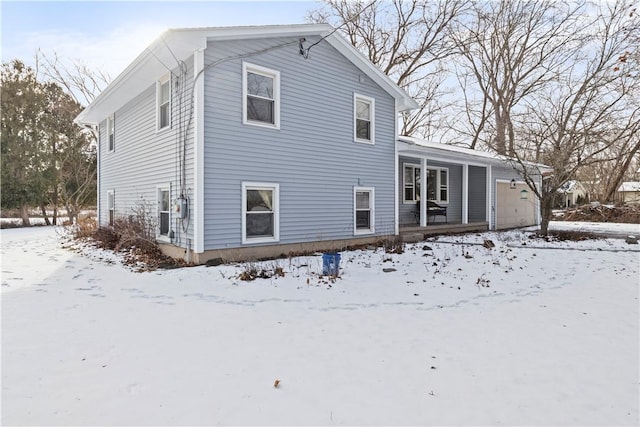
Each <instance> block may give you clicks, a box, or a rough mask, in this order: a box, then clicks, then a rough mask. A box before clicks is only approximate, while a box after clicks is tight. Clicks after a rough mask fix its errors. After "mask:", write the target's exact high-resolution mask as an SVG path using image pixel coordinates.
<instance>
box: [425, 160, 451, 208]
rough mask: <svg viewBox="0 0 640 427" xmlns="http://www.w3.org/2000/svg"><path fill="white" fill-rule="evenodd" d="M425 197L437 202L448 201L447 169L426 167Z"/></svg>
mask: <svg viewBox="0 0 640 427" xmlns="http://www.w3.org/2000/svg"><path fill="white" fill-rule="evenodd" d="M427 199H428V200H433V201H434V202H438V203H447V202H448V201H449V169H447V168H427Z"/></svg>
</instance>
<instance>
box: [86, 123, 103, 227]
mask: <svg viewBox="0 0 640 427" xmlns="http://www.w3.org/2000/svg"><path fill="white" fill-rule="evenodd" d="M89 126H91V125H89ZM91 127H93V126H91ZM100 127H101V126H100V125H99V124H98V126H97V128H98V136H97V140H98V141H97V142H98V148H97V149H96V209H97V210H98V224H100V218H101V217H102V203H101V200H100V196H101V194H102V193H100V190H101V189H102V183H101V181H102V174H101V173H100V167H101V166H102V145H101V144H102V135H101V134H100Z"/></svg>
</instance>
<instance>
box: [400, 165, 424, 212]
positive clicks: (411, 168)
mask: <svg viewBox="0 0 640 427" xmlns="http://www.w3.org/2000/svg"><path fill="white" fill-rule="evenodd" d="M403 193H404V196H403V202H404V203H416V202H417V201H418V200H420V166H417V165H412V164H406V163H405V164H404V192H403Z"/></svg>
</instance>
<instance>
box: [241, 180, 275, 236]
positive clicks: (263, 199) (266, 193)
mask: <svg viewBox="0 0 640 427" xmlns="http://www.w3.org/2000/svg"><path fill="white" fill-rule="evenodd" d="M279 190H280V187H279V185H278V184H263V183H248V182H244V183H242V243H263V242H277V241H278V240H279V239H280V224H279V223H280V213H279V199H280V195H279Z"/></svg>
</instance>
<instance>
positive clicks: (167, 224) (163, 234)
mask: <svg viewBox="0 0 640 427" xmlns="http://www.w3.org/2000/svg"><path fill="white" fill-rule="evenodd" d="M157 197H158V228H157V230H156V233H157V235H158V237H160V238H165V239H168V238H169V232H170V229H171V191H170V189H169V187H160V188H158V195H157Z"/></svg>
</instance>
